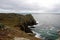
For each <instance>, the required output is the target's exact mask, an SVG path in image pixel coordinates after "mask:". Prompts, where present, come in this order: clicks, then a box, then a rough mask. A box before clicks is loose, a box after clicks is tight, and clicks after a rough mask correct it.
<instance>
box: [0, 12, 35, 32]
mask: <svg viewBox="0 0 60 40" xmlns="http://www.w3.org/2000/svg"><path fill="white" fill-rule="evenodd" d="M0 23H3V24H5V25H8V26H9V25H10V26H15V27H19V28H20V29H21V30H22V31H25V32H26V33H32V31H31V29H30V28H28V26H32V25H36V21H35V19H34V18H33V16H32V15H31V14H27V15H21V14H14V13H13V14H0Z"/></svg>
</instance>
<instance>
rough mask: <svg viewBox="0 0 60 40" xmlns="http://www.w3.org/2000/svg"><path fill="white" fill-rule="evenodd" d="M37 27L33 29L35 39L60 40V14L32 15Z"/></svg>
mask: <svg viewBox="0 0 60 40" xmlns="http://www.w3.org/2000/svg"><path fill="white" fill-rule="evenodd" d="M32 15H33V17H34V19H35V20H36V22H38V24H37V25H34V27H35V28H32V31H33V33H35V34H36V35H35V37H37V38H41V39H42V40H59V38H60V34H59V33H60V14H59V13H32Z"/></svg>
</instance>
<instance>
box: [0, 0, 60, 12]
mask: <svg viewBox="0 0 60 40" xmlns="http://www.w3.org/2000/svg"><path fill="white" fill-rule="evenodd" d="M2 9H3V12H5V11H6V10H8V11H10V12H11V11H14V12H38V13H44V12H59V11H60V0H0V12H1V10H2ZM6 12H7V11H6Z"/></svg>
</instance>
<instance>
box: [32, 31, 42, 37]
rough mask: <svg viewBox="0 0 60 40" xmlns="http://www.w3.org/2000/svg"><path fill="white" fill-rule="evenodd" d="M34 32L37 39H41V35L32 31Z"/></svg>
mask: <svg viewBox="0 0 60 40" xmlns="http://www.w3.org/2000/svg"><path fill="white" fill-rule="evenodd" d="M32 32H33V33H34V34H36V35H35V37H37V38H41V36H40V34H39V33H37V32H35V31H32Z"/></svg>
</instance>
